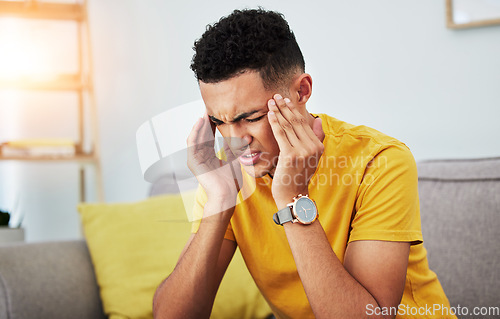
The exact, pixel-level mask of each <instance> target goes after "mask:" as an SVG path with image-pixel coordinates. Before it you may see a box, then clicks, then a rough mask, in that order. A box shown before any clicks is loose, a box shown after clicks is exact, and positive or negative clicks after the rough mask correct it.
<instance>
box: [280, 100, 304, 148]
mask: <svg viewBox="0 0 500 319" xmlns="http://www.w3.org/2000/svg"><path fill="white" fill-rule="evenodd" d="M284 102H285V104H286V106H284V107H283V109H287V110H288V112H287V114H289V115H288V116H287V120H288V122H290V124H292V126H293V129H294V131H295V134H296V135H297V137H298V139H299V140H300V141H302V142H303V143H309V142H310V139H311V135H310V134H308V131H307V130H308V129H310V127H309V124H308V123H307V120H306V119H305V118H304V116H303V115H302V114H301V113H300V112H299V110H298V109H297V108H296V107H295V106H294V105H293V103H292V102H291V101H290V99H288V98H285V99H284Z"/></svg>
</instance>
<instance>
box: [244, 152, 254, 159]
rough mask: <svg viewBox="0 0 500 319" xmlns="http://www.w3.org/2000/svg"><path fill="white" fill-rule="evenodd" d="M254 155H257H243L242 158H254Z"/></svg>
mask: <svg viewBox="0 0 500 319" xmlns="http://www.w3.org/2000/svg"><path fill="white" fill-rule="evenodd" d="M255 155H257V153H252V154H249V155H243V157H246V158H252V157H254V156H255Z"/></svg>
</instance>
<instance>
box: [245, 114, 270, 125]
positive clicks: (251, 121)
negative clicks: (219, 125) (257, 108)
mask: <svg viewBox="0 0 500 319" xmlns="http://www.w3.org/2000/svg"><path fill="white" fill-rule="evenodd" d="M264 117H265V115H262V116H259V117H256V118H254V119H245V121H247V122H250V123H254V122H257V121H260V120H262V119H263V118H264Z"/></svg>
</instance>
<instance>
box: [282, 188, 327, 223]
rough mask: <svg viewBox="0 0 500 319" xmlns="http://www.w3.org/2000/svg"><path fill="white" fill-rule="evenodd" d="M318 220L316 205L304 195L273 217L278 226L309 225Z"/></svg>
mask: <svg viewBox="0 0 500 319" xmlns="http://www.w3.org/2000/svg"><path fill="white" fill-rule="evenodd" d="M316 218H318V209H317V207H316V203H315V202H314V201H313V200H312V199H310V198H309V196H307V195H302V194H299V195H298V196H296V197H294V198H293V202H292V203H289V204H287V205H286V207H285V208H283V209H280V210H279V211H278V212H277V213H275V214H274V215H273V220H274V222H275V223H276V224H278V225H283V224H284V223H288V222H292V223H299V224H303V225H309V224H312V223H313V222H314V221H315V220H316Z"/></svg>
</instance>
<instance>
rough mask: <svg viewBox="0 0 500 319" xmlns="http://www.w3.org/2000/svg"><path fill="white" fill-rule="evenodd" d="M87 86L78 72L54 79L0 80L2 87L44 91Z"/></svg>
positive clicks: (77, 88) (73, 89)
mask: <svg viewBox="0 0 500 319" xmlns="http://www.w3.org/2000/svg"><path fill="white" fill-rule="evenodd" d="M86 87H87V86H86V85H85V84H84V83H82V81H81V80H80V76H79V75H77V74H67V75H61V76H59V77H57V78H56V79H54V80H50V81H40V80H34V79H29V78H26V79H18V80H14V81H6V80H0V89H18V90H43V91H78V90H83V89H85V88H86Z"/></svg>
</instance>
